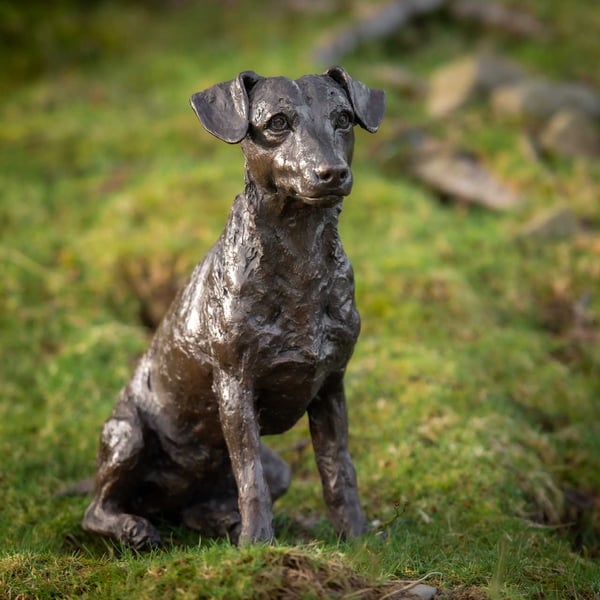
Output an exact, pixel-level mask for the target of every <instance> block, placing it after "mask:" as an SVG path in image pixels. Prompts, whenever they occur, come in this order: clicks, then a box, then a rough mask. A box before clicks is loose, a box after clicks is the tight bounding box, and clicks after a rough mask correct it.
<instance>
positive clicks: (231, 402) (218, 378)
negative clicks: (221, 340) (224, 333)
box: [215, 372, 273, 545]
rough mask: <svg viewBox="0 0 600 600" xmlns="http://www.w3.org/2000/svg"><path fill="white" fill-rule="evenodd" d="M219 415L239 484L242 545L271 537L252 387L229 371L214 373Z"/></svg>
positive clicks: (269, 500) (267, 496)
mask: <svg viewBox="0 0 600 600" xmlns="http://www.w3.org/2000/svg"><path fill="white" fill-rule="evenodd" d="M215 387H216V391H217V393H218V396H219V417H220V420H221V427H222V428H223V434H224V436H225V442H226V443H227V448H228V450H229V456H230V458H231V466H232V468H233V474H234V477H235V481H236V483H237V488H238V503H239V509H240V514H241V518H242V531H241V533H240V539H239V543H240V544H241V545H244V544H248V543H252V542H261V541H271V540H272V539H273V523H272V521H273V513H272V503H271V494H270V492H269V488H268V486H267V483H266V481H265V476H264V472H263V466H262V462H261V458H260V435H259V425H258V421H257V418H256V411H255V407H254V394H253V390H252V387H251V386H249V385H247V384H246V382H244V381H242V378H241V377H236V376H235V375H231V374H229V373H224V372H220V373H218V374H215Z"/></svg>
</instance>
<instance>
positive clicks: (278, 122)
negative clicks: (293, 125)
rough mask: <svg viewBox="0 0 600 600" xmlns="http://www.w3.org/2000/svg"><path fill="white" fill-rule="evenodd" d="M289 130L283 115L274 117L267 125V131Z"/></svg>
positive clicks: (287, 122)
mask: <svg viewBox="0 0 600 600" xmlns="http://www.w3.org/2000/svg"><path fill="white" fill-rule="evenodd" d="M289 128H290V124H289V121H288V119H287V117H286V116H285V115H283V114H277V115H274V116H273V117H271V118H270V119H269V122H268V123H267V129H270V130H271V131H285V130H286V129H289Z"/></svg>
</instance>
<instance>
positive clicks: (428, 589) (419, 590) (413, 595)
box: [401, 583, 438, 600]
mask: <svg viewBox="0 0 600 600" xmlns="http://www.w3.org/2000/svg"><path fill="white" fill-rule="evenodd" d="M437 593H438V590H437V588H434V587H432V586H430V585H425V584H423V583H419V584H417V585H415V586H414V587H411V588H410V589H409V590H407V591H406V592H404V594H405V595H404V596H402V597H401V598H405V599H406V600H409V599H410V600H433V599H434V598H435V597H436V596H437Z"/></svg>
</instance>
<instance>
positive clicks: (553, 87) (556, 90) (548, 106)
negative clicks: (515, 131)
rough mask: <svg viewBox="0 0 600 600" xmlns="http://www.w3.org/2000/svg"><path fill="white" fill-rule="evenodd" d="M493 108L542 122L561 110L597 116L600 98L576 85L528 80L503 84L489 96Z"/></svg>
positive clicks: (500, 111)
mask: <svg viewBox="0 0 600 600" xmlns="http://www.w3.org/2000/svg"><path fill="white" fill-rule="evenodd" d="M492 106H493V108H494V110H495V111H496V112H497V113H499V114H504V115H512V116H517V117H524V118H530V119H533V120H536V121H545V120H547V119H549V118H550V117H552V116H553V115H554V114H555V113H557V112H558V111H560V110H564V109H568V110H575V111H579V112H582V113H584V114H586V115H588V116H589V117H591V118H594V119H595V118H599V117H600V96H599V95H598V94H597V93H596V92H595V91H593V90H591V89H590V88H588V87H586V86H584V85H581V84H577V83H560V82H558V83H557V82H552V81H548V80H546V79H541V78H528V79H524V80H521V81H516V82H513V83H510V84H507V85H503V86H501V87H499V88H498V89H496V90H495V91H494V92H493V94H492Z"/></svg>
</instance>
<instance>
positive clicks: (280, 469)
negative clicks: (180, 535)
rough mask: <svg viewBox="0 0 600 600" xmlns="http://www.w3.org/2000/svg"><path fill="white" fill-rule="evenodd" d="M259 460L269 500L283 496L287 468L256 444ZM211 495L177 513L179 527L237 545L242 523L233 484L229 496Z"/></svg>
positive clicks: (218, 493) (287, 472) (274, 455)
mask: <svg viewBox="0 0 600 600" xmlns="http://www.w3.org/2000/svg"><path fill="white" fill-rule="evenodd" d="M260 457H261V461H262V464H263V470H264V475H265V481H266V483H267V487H268V488H269V492H270V494H271V500H272V501H275V500H277V498H279V497H280V496H282V495H283V494H285V492H286V491H287V489H288V487H289V485H290V481H291V471H290V468H289V466H288V465H287V463H286V462H285V461H283V460H282V459H281V458H280V457H279V455H278V454H277V453H275V452H274V451H273V450H271V449H270V448H268V447H267V446H265V445H264V444H263V443H261V445H260ZM232 483H233V482H232ZM215 496H216V497H215V498H214V499H213V500H210V501H207V502H199V503H197V504H193V505H191V506H189V507H187V508H186V509H185V510H184V511H183V512H182V514H181V519H182V521H183V524H184V525H186V526H187V527H189V528H190V529H194V530H196V531H199V532H200V533H202V534H203V535H206V536H207V537H209V538H221V537H224V538H228V539H229V540H230V541H231V542H232V543H234V544H237V543H238V540H239V536H240V531H241V523H242V520H241V516H240V511H239V506H238V494H237V488H236V487H235V484H234V485H232V488H231V494H230V495H229V496H223V490H219V491H218V492H216V493H215Z"/></svg>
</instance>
